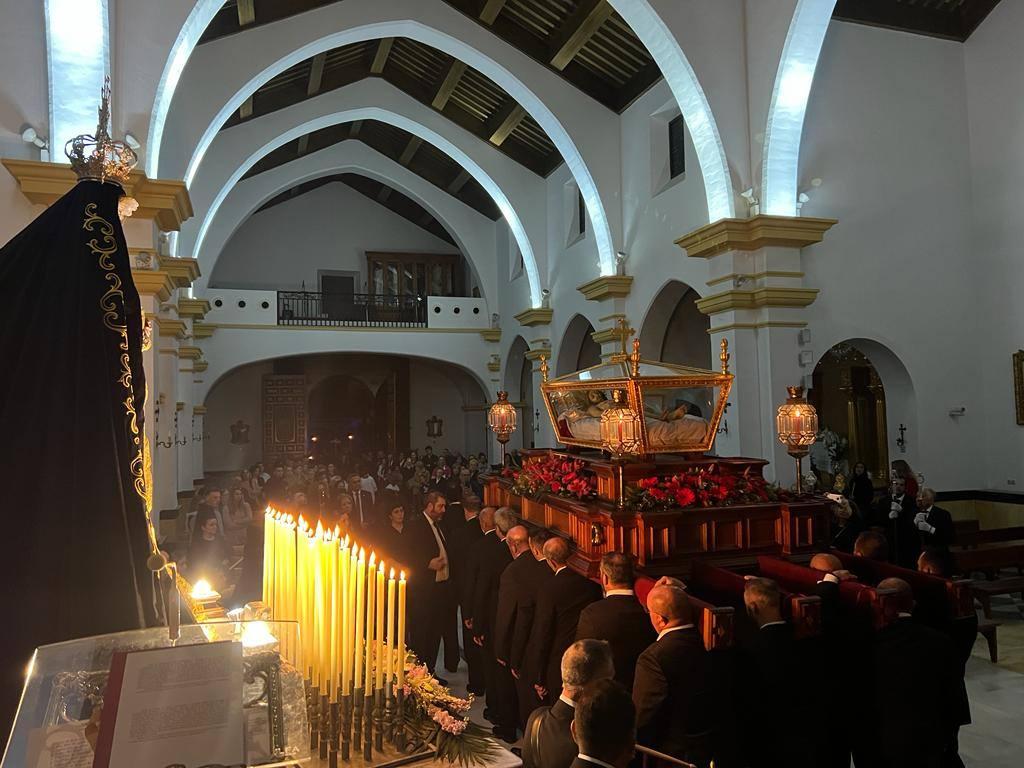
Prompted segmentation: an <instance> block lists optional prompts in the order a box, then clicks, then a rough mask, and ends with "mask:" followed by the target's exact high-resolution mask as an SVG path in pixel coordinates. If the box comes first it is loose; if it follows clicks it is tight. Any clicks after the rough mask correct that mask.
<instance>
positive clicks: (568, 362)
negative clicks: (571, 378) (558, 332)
mask: <svg viewBox="0 0 1024 768" xmlns="http://www.w3.org/2000/svg"><path fill="white" fill-rule="evenodd" d="M593 333H594V326H593V325H591V324H590V321H589V320H587V318H585V317H584V316H583V315H576V316H575V317H574V318H573V319H572V320H570V321H569V324H568V325H567V326H566V327H565V333H564V334H562V343H561V344H559V345H558V359H557V361H556V362H555V375H556V376H565V375H566V374H569V373H572V372H573V371H581V370H583V369H584V368H590V367H591V366H594V365H598V364H599V363H600V362H601V345H600V344H598V343H597V342H596V341H594V337H593V335H592V334H593Z"/></svg>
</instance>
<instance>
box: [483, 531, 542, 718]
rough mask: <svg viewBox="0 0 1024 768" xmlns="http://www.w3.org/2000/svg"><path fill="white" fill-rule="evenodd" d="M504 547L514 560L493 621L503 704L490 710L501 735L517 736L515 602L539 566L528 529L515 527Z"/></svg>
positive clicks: (503, 578)
mask: <svg viewBox="0 0 1024 768" xmlns="http://www.w3.org/2000/svg"><path fill="white" fill-rule="evenodd" d="M505 544H507V545H508V549H509V552H510V553H511V554H512V557H513V560H512V562H511V563H509V564H508V565H507V566H505V569H504V570H503V571H502V572H501V576H500V578H499V580H498V598H497V602H498V608H497V611H496V613H495V618H494V630H493V632H492V635H493V639H492V642H491V644H490V645H491V649H492V651H493V652H494V659H495V662H496V666H495V667H494V670H493V679H494V684H495V686H496V689H497V695H496V697H495V698H496V699H498V700H500V704H499V711H498V712H497V713H495V712H494V707H491V711H492V717H491V721H492V722H495V718H496V717H497V718H498V719H500V720H501V721H502V722H501V726H502V731H504V732H505V733H507V734H514V733H515V732H516V728H517V726H518V725H519V711H520V710H519V696H518V688H517V685H516V682H517V681H516V676H515V675H514V674H513V672H512V666H511V664H510V663H509V659H510V658H511V649H512V640H513V638H514V636H515V618H516V602H517V600H518V597H519V592H520V591H521V589H522V586H521V584H522V579H523V576H524V574H525V569H527V568H529V567H531V561H532V563H536V561H535V560H534V559H533V555H532V554H531V553H530V532H529V531H528V530H527V529H526V526H523V525H515V526H513V527H512V528H511V529H510V530H509V532H508V535H506V536H505Z"/></svg>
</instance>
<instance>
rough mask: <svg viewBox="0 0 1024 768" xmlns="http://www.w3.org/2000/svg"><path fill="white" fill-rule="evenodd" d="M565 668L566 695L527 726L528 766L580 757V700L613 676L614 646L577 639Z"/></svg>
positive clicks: (548, 766) (542, 767)
mask: <svg viewBox="0 0 1024 768" xmlns="http://www.w3.org/2000/svg"><path fill="white" fill-rule="evenodd" d="M509 567H511V566H509ZM561 667H562V694H561V695H560V696H559V697H558V700H557V701H555V703H554V704H552V705H551V706H550V707H538V708H537V709H535V710H533V712H532V713H531V714H530V718H529V719H528V720H527V722H526V728H524V729H523V755H522V757H523V766H524V767H525V768H564V766H567V765H569V764H570V763H571V762H572V761H573V760H574V759H575V758H576V754H577V752H578V751H579V750H578V748H577V746H576V742H575V741H573V737H572V731H571V725H572V719H573V714H574V713H575V711H576V699H578V698H579V697H580V695H581V694H582V693H583V690H584V688H585V686H588V685H590V684H591V683H594V682H597V681H598V680H608V679H610V678H611V677H612V673H613V672H614V665H613V663H612V651H611V648H610V647H609V646H608V643H606V642H604V641H603V640H592V639H590V640H577V641H576V642H575V643H573V644H572V645H570V646H569V648H568V650H566V652H565V653H564V654H562V662H561Z"/></svg>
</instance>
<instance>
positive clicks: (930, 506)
mask: <svg viewBox="0 0 1024 768" xmlns="http://www.w3.org/2000/svg"><path fill="white" fill-rule="evenodd" d="M934 507H935V505H934V504H929V505H928V509H926V510H925V513H926V514H927V513H929V512H931V511H932V509H933V508H934Z"/></svg>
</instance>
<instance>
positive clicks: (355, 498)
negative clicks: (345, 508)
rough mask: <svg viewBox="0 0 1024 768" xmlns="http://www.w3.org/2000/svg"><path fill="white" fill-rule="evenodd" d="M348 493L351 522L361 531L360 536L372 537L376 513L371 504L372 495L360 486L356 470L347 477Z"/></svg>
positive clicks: (359, 478) (360, 480) (360, 479)
mask: <svg viewBox="0 0 1024 768" xmlns="http://www.w3.org/2000/svg"><path fill="white" fill-rule="evenodd" d="M347 488H348V494H349V496H351V497H352V521H351V524H352V526H353V527H355V528H356V529H357V530H360V531H362V533H361V535H362V536H364V537H365V536H369V537H371V538H372V537H373V535H374V534H375V533H376V531H375V530H374V528H375V527H376V523H377V522H378V521H377V513H376V511H375V507H374V505H373V495H372V494H371V493H370V492H369V491H365V490H363V488H362V478H361V477H360V476H359V473H358V472H353V473H352V474H351V475H350V476H349V478H348V484H347Z"/></svg>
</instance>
